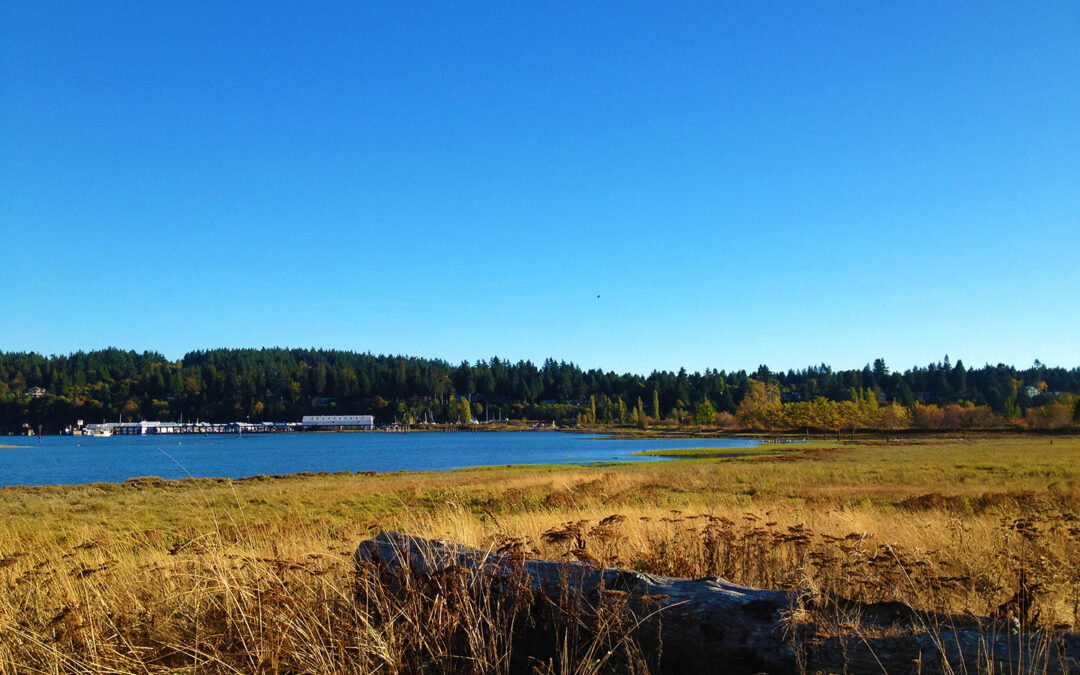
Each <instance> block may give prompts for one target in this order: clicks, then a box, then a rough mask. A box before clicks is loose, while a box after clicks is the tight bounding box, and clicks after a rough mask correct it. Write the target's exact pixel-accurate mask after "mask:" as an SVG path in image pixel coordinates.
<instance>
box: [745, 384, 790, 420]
mask: <svg viewBox="0 0 1080 675" xmlns="http://www.w3.org/2000/svg"><path fill="white" fill-rule="evenodd" d="M780 405H781V404H780V386H779V385H778V384H777V383H776V382H775V381H770V382H769V383H768V384H766V383H764V382H760V381H758V380H755V379H754V378H747V380H746V394H745V395H744V396H743V400H742V401H741V402H740V403H739V408H738V410H737V411H736V416H737V417H738V418H739V421H740V422H741V423H742V424H743V426H748V427H753V428H763V427H767V426H769V425H770V419H769V413H770V412H773V411H776V410H778V409H779V408H780Z"/></svg>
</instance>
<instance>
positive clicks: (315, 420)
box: [300, 415, 375, 430]
mask: <svg viewBox="0 0 1080 675" xmlns="http://www.w3.org/2000/svg"><path fill="white" fill-rule="evenodd" d="M300 423H301V424H302V425H303V426H304V429H339V430H340V429H374V428H375V418H374V417H373V416H371V415H304V418H303V420H301V422H300Z"/></svg>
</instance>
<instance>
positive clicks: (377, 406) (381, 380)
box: [0, 349, 1080, 433]
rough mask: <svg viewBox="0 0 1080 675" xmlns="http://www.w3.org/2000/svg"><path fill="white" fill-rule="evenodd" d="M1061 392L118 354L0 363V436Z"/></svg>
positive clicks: (516, 365) (892, 379) (550, 366)
mask: <svg viewBox="0 0 1080 675" xmlns="http://www.w3.org/2000/svg"><path fill="white" fill-rule="evenodd" d="M1070 394H1071V395H1076V394H1080V368H1073V369H1071V370H1067V369H1065V368H1060V367H1048V366H1045V365H1043V364H1041V363H1039V362H1038V361H1036V362H1035V364H1034V365H1033V366H1032V367H1030V368H1027V369H1024V370H1019V369H1017V368H1015V367H1013V366H1006V365H1003V364H999V365H997V366H991V365H985V366H983V367H981V368H973V369H968V368H966V367H965V366H964V364H963V363H962V362H961V361H957V362H956V363H955V364H952V363H951V362H950V360H949V358H948V357H945V360H944V361H943V362H941V363H934V364H930V365H928V366H926V367H913V368H911V369H909V370H906V371H903V372H891V371H890V370H889V368H888V367H887V366H886V364H885V362H884V360H882V359H878V360H876V361H875V362H874V363H873V364H868V365H867V366H866V367H864V368H862V369H859V370H833V369H832V368H830V367H829V366H827V365H824V364H823V365H820V366H813V367H810V368H807V369H805V370H789V371H787V372H772V371H770V370H769V369H768V368H767V367H765V366H760V367H759V368H758V369H757V370H756V371H753V372H746V371H741V370H740V371H736V372H725V371H718V370H712V369H707V370H705V371H704V372H694V373H687V372H686V371H685V370H679V371H678V372H669V371H654V372H653V373H651V374H649V375H638V374H631V373H624V374H618V373H614V372H605V371H601V370H596V369H591V370H584V369H582V368H580V367H578V366H576V365H574V364H573V363H566V362H564V361H555V360H553V359H548V360H547V361H545V362H544V363H543V364H541V365H539V366H538V365H536V364H534V363H532V362H530V361H517V362H510V361H504V360H501V359H499V358H492V359H490V360H487V361H479V362H477V363H476V364H470V363H469V362H467V361H466V362H463V363H461V364H457V365H454V364H451V363H448V362H446V361H442V360H439V359H422V358H414V357H407V356H383V355H379V356H375V355H372V354H366V353H356V352H348V351H338V350H315V349H216V350H210V351H196V352H191V353H188V354H186V355H185V356H184V358H183V359H181V360H180V361H176V362H173V361H169V360H167V359H165V358H164V357H163V356H162V355H161V354H158V353H156V352H143V353H137V352H133V351H123V350H119V349H104V350H100V351H92V352H78V353H75V354H71V355H67V356H42V355H39V354H35V353H32V352H31V353H3V352H0V433H14V432H18V431H19V430H20V429H23V428H26V427H24V425H28V426H29V428H33V429H36V428H37V425H39V424H40V425H42V426H43V427H44V429H45V430H46V431H56V430H58V429H60V428H63V427H64V426H67V425H71V424H74V423H75V422H76V420H79V419H82V420H85V421H86V422H99V421H101V420H103V419H104V420H109V421H114V420H117V419H119V418H120V417H121V416H122V417H123V419H124V420H125V421H131V420H139V419H157V420H163V421H164V420H178V419H180V417H181V415H182V416H183V419H185V420H194V419H201V420H205V421H214V422H228V421H237V420H241V421H243V420H250V421H252V422H255V421H264V420H275V421H294V420H299V419H300V417H301V416H303V415H305V414H355V413H360V414H366V413H369V414H373V415H375V416H376V419H377V421H378V422H379V423H386V422H391V421H418V420H422V419H433V420H435V421H438V422H453V421H458V420H460V421H467V420H468V419H469V417H470V416H475V417H479V418H484V417H490V418H496V417H504V418H511V419H520V418H529V419H547V420H556V421H558V422H560V423H564V424H565V423H573V422H585V423H589V424H603V423H611V424H620V423H622V424H627V423H633V424H640V425H643V424H644V423H645V421H646V419H650V420H657V419H670V420H675V421H682V420H694V419H696V420H697V421H699V422H701V421H704V422H706V423H709V422H713V421H715V420H716V419H717V416H718V415H720V416H723V415H724V414H725V413H726V414H728V415H729V416H732V417H733V418H734V416H736V415H737V416H738V418H739V420H740V421H742V422H743V423H745V424H751V423H754V424H757V423H760V424H762V425H766V426H839V425H841V424H846V423H847V422H846V421H845V422H843V423H841V422H820V419H826V418H827V417H828V415H826V414H825V413H829V414H833V413H835V412H836V411H843V410H848V409H850V410H856V409H860V410H866V409H869V408H880V409H882V410H885V409H892V410H898V409H900V408H903V409H904V410H907V411H908V413H907V417H906V418H905V417H904V414H900V413H897V414H899V415H900V417H901V418H904V419H907V420H909V421H910V420H913V419H918V417H917V415H918V414H919V412H920V409H922V408H925V409H929V408H930V407H934V406H936V407H937V408H938V409H941V410H944V409H945V408H946V407H947V406H950V405H952V406H954V407H956V406H959V407H961V408H964V409H968V410H971V409H978V410H982V411H986V413H987V414H993V415H994V416H996V418H997V419H1005V420H1008V419H1020V418H1024V417H1025V416H1030V415H1031V413H1029V409H1032V408H1042V407H1045V406H1048V405H1049V404H1052V403H1055V402H1057V403H1059V404H1062V401H1065V402H1066V403H1067V404H1068V405H1069V406H1073V404H1074V402H1075V400H1076V399H1075V397H1072V396H1068V395H1070ZM759 398H760V401H759ZM833 404H835V405H833ZM841 404H845V405H846V407H844V405H841ZM1062 405H1064V404H1062ZM815 406H817V407H816V408H815ZM767 410H768V411H769V412H768V413H766V411H767ZM815 411H816V412H815ZM822 411H824V412H822ZM829 411H832V412H829ZM923 412H924V413H925V412H926V410H923ZM818 413H821V414H820V415H819V416H815V415H817V414H818ZM1069 413H1070V414H1071V415H1072V419H1071V421H1072V422H1075V421H1077V420H1080V407H1078V408H1077V409H1076V410H1075V411H1073V410H1071V408H1070V410H1069ZM837 414H839V413H837ZM851 415H854V413H851V414H850V415H849V417H850V416H851ZM968 416H969V417H972V415H971V414H969V415H968ZM1059 416H1060V415H1059ZM860 419H866V420H869V419H870V418H867V417H866V416H865V415H864V416H863V417H862V418H860ZM902 421H903V420H901V422H902ZM865 424H869V425H872V424H873V423H872V422H865ZM898 424H899V422H898Z"/></svg>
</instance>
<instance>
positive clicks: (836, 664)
mask: <svg viewBox="0 0 1080 675" xmlns="http://www.w3.org/2000/svg"><path fill="white" fill-rule="evenodd" d="M354 559H355V562H356V565H357V567H358V569H360V568H368V569H371V567H372V566H374V567H375V568H377V569H378V570H380V571H381V572H383V573H389V574H390V575H400V574H410V573H411V574H416V575H419V577H420V578H421V579H424V578H433V575H436V574H438V573H440V572H445V571H446V570H448V569H461V570H467V571H468V572H469V573H470V574H471V575H473V577H474V578H476V579H479V580H481V581H484V580H485V579H489V578H495V577H498V578H502V579H505V578H507V577H514V576H516V577H518V578H520V579H522V583H525V584H528V586H529V587H530V590H531V591H533V592H538V593H543V594H544V595H545V596H546V597H549V598H558V597H560V594H563V593H567V592H569V593H574V594H579V595H578V597H581V598H583V599H585V600H586V601H590V602H591V601H595V600H597V599H598V598H599V596H600V594H602V593H605V592H609V593H610V592H613V591H614V592H622V593H625V594H626V596H625V597H626V600H627V608H628V609H629V610H630V611H632V612H633V613H634V615H635V617H637V619H638V623H637V630H636V631H635V637H636V638H637V639H638V640H639V642H640V644H642V646H643V647H645V648H646V649H648V648H650V647H652V648H657V647H658V645H657V644H656V642H657V638H658V636H659V639H660V641H661V642H662V653H661V657H660V663H659V666H660V671H661V672H671V673H697V672H747V673H755V672H767V673H805V672H810V673H815V672H827V673H842V672H849V673H882V672H885V673H986V672H993V673H1027V672H1040V673H1046V672H1050V673H1080V634H1077V633H1069V632H1063V631H1056V632H1037V633H1030V632H1021V631H1019V630H1018V629H1017V624H1016V622H1015V621H1013V620H1010V619H1008V618H1003V619H991V618H986V617H974V616H964V615H950V614H938V613H933V612H921V611H917V610H915V609H913V608H911V607H910V606H909V605H907V604H905V603H902V602H878V603H861V602H856V601H853V600H846V599H843V598H834V597H827V596H823V595H822V594H820V593H813V592H811V591H807V590H801V591H800V590H796V591H778V590H767V589H759V588H750V587H746V586H739V585H737V584H733V583H730V582H728V581H725V580H723V579H720V578H718V577H708V578H703V579H677V578H671V577H662V576H655V575H651V574H644V573H641V572H635V571H631V570H624V569H617V568H603V567H598V566H595V565H591V564H587V563H582V562H552V561H543V560H528V559H524V558H521V557H512V556H508V555H500V554H497V553H494V552H492V551H485V550H480V549H475V548H470V547H467V546H462V545H460V544H455V543H451V542H444V541H439V540H429V539H423V538H419V537H412V536H408V535H402V534H398V533H394V532H387V533H384V534H381V535H379V536H378V537H376V538H374V539H370V540H367V541H364V542H362V543H361V544H360V545H359V547H358V548H357V549H356V553H355V554H354Z"/></svg>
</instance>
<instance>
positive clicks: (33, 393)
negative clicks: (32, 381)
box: [23, 387, 49, 398]
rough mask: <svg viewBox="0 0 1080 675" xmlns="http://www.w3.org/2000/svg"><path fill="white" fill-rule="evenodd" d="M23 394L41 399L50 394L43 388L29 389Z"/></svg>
mask: <svg viewBox="0 0 1080 675" xmlns="http://www.w3.org/2000/svg"><path fill="white" fill-rule="evenodd" d="M23 393H24V394H25V395H27V396H29V397H30V398H41V397H42V396H44V395H45V394H48V393H49V392H48V391H46V390H45V389H43V388H41V387H30V388H29V389H27V390H26V391H25V392H23Z"/></svg>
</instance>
